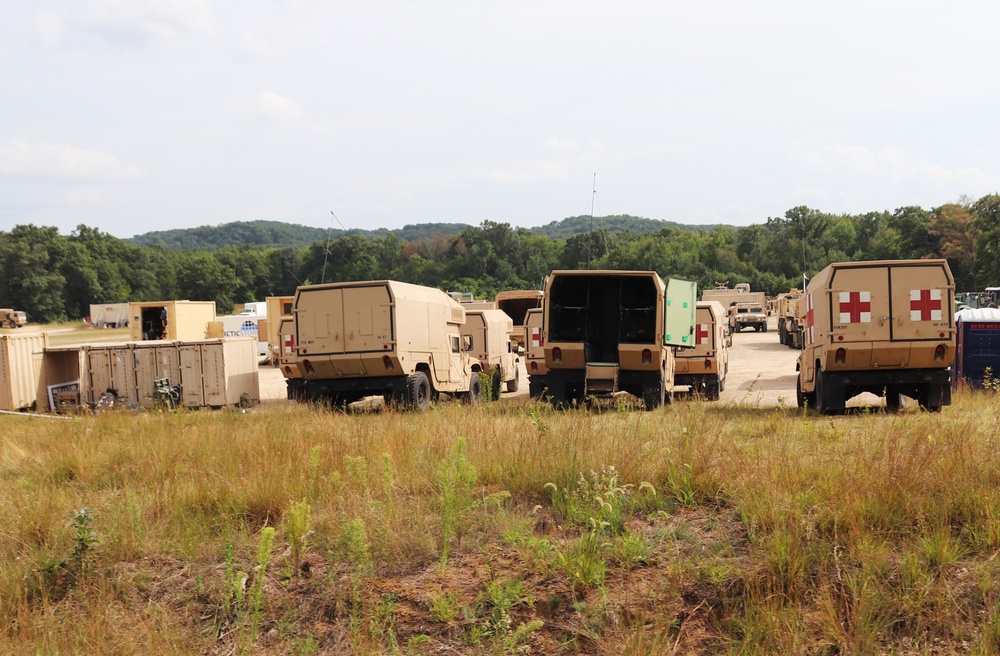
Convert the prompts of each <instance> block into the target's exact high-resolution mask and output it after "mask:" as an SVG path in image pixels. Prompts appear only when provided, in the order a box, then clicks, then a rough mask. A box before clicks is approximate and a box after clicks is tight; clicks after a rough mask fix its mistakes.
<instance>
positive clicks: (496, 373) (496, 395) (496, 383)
mask: <svg viewBox="0 0 1000 656" xmlns="http://www.w3.org/2000/svg"><path fill="white" fill-rule="evenodd" d="M490 382H491V383H492V385H491V390H490V392H491V396H492V397H493V400H494V401H499V400H500V385H501V384H502V382H503V377H502V376H501V375H500V366H499V365H497V367H496V368H495V369H494V370H493V379H492V380H491V381H490Z"/></svg>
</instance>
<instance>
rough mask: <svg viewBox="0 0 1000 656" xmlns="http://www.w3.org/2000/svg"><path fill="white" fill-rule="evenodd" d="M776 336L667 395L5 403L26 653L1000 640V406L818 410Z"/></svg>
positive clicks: (0, 507)
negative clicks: (407, 409)
mask: <svg viewBox="0 0 1000 656" xmlns="http://www.w3.org/2000/svg"><path fill="white" fill-rule="evenodd" d="M95 332H96V334H97V336H100V337H102V338H103V337H104V336H107V337H108V341H121V340H123V339H126V338H127V335H125V336H121V335H115V333H117V332H120V331H113V330H106V331H105V330H101V331H95V330H93V329H90V330H89V331H85V335H84V336H85V337H86V338H87V339H88V341H95V339H94V335H93V333H95ZM56 335H59V337H56ZM78 335H79V332H78V331H74V330H66V331H65V332H61V333H58V332H54V331H53V332H52V333H51V334H50V340H53V339H57V340H58V341H59V342H60V343H61V344H68V343H75V341H76V340H78ZM776 341H777V337H776V335H774V334H773V333H764V334H752V333H751V334H738V335H736V336H734V342H735V348H734V354H733V363H732V365H731V369H730V383H729V385H728V387H727V391H726V392H725V393H724V395H723V399H722V401H720V402H718V403H706V402H702V401H699V400H677V401H675V402H674V403H673V404H671V405H668V406H666V407H664V408H660V409H658V410H656V411H653V412H642V411H639V410H636V409H634V408H631V407H628V406H627V405H624V404H623V405H619V406H605V407H603V408H602V409H601V410H600V411H588V410H582V409H581V410H570V411H562V412H554V411H552V410H551V409H550V408H548V407H547V406H544V405H540V404H536V403H533V402H530V401H529V400H528V399H527V398H526V397H525V396H524V395H515V396H508V395H504V398H503V399H501V401H499V402H496V403H485V404H482V405H480V406H476V407H469V406H465V405H462V404H459V403H440V404H437V405H434V406H433V407H432V408H431V410H430V411H429V412H427V413H424V414H412V413H404V412H397V411H394V410H393V409H391V408H390V409H383V410H382V411H378V412H370V413H366V412H355V413H348V414H344V413H340V412H334V411H330V410H328V409H323V408H314V407H310V406H306V405H298V404H294V403H291V402H288V401H281V400H275V401H269V402H266V403H264V404H262V405H259V406H256V407H254V408H251V409H248V410H245V411H243V410H221V411H190V412H183V411H182V412H168V413H133V412H127V411H118V412H107V413H102V414H87V415H81V416H74V417H70V418H44V417H31V416H26V415H25V416H13V415H0V431H2V434H3V438H2V440H0V626H2V627H3V631H2V632H0V653H10V654H22V653H39V654H55V653H73V654H76V653H87V654H138V653H143V654H145V653H161V654H219V655H223V654H226V655H228V654H483V655H486V654H607V655H611V654H632V655H654V654H967V653H969V654H995V653H1000V561H998V559H997V554H998V553H1000V486H998V482H1000V461H998V460H997V459H996V457H995V455H994V454H995V452H996V450H997V446H998V444H997V442H998V440H1000V437H998V436H1000V430H998V428H1000V426H998V423H1000V419H998V415H1000V413H998V412H997V403H998V402H997V397H996V396H995V395H994V394H992V393H986V394H959V395H957V396H956V397H955V399H954V403H953V405H951V406H949V407H947V408H945V409H944V411H942V412H941V413H935V414H928V413H924V412H920V411H918V410H916V409H915V408H907V409H905V410H904V411H903V412H901V413H899V414H886V413H884V412H882V411H881V409H880V408H879V407H878V403H877V400H876V402H875V403H870V402H865V403H861V404H856V405H857V407H856V408H855V409H854V410H853V411H852V412H849V413H848V414H847V415H846V416H842V417H832V418H831V417H820V416H816V415H814V414H813V413H808V412H806V413H803V412H802V411H799V410H797V409H796V408H795V407H794V391H792V392H791V393H789V391H788V390H787V389H786V387H787V383H788V380H787V378H788V374H789V373H790V372H789V371H788V366H789V363H790V366H791V367H792V372H793V371H794V357H795V354H794V352H791V351H789V350H787V349H785V348H784V347H781V346H780V345H777V344H776ZM772 342H774V343H773V344H772ZM263 373H264V370H262V374H263ZM273 373H274V372H273V371H269V372H267V374H273ZM791 385H792V390H794V377H792V378H791ZM274 389H275V390H279V387H278V386H274ZM273 396H277V394H275V395H272V398H273ZM789 399H791V400H790V401H789Z"/></svg>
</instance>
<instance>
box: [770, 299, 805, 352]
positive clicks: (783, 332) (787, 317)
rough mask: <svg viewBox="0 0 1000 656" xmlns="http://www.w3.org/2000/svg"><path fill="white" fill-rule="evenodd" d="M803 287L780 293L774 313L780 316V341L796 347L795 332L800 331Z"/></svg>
mask: <svg viewBox="0 0 1000 656" xmlns="http://www.w3.org/2000/svg"><path fill="white" fill-rule="evenodd" d="M800 298H802V290H801V289H792V290H789V291H788V292H786V293H784V294H778V297H777V298H776V299H775V303H774V313H775V314H776V315H777V316H778V343H779V344H784V345H786V346H790V347H794V344H793V342H794V340H795V338H794V337H791V336H790V335H793V334H794V333H797V332H799V330H800V329H801V325H800V324H799V309H798V308H799V303H798V301H799V299H800Z"/></svg>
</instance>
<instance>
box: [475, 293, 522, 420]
mask: <svg viewBox="0 0 1000 656" xmlns="http://www.w3.org/2000/svg"><path fill="white" fill-rule="evenodd" d="M511 325H513V322H512V321H511V319H510V317H508V316H507V314H506V313H505V312H503V311H502V310H466V311H465V325H464V326H462V330H461V332H462V335H463V336H467V337H468V338H469V343H470V347H471V350H470V352H469V353H470V355H471V356H472V357H473V358H475V359H476V360H477V363H474V364H473V365H472V370H473V371H476V372H479V373H483V374H485V375H487V376H489V377H490V394H491V396H492V398H493V400H494V401H495V400H497V399H499V398H500V392H501V391H502V389H501V388H502V387H504V386H506V389H507V391H508V392H516V391H517V389H518V386H519V384H520V380H521V374H520V372H519V371H518V368H517V365H518V358H517V354H516V353H514V349H513V346H512V343H511V340H510V330H511Z"/></svg>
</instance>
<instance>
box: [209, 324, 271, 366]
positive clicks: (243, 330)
mask: <svg viewBox="0 0 1000 656" xmlns="http://www.w3.org/2000/svg"><path fill="white" fill-rule="evenodd" d="M266 320H267V315H266V314H238V315H230V316H227V317H219V318H218V319H217V321H219V323H221V324H222V336H223V337H224V338H225V339H237V338H243V337H253V338H254V339H256V340H257V355H258V356H268V355H270V354H271V351H270V349H269V347H268V344H267V335H266V334H265V333H264V332H262V331H261V330H260V326H259V324H258V322H260V321H266Z"/></svg>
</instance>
